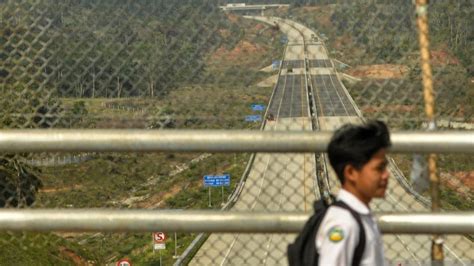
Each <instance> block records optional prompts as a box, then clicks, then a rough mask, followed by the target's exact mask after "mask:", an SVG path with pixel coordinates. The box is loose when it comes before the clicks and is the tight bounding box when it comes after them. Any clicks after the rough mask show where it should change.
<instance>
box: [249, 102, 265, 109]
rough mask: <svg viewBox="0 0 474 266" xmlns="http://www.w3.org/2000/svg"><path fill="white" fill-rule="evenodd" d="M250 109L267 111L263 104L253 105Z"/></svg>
mask: <svg viewBox="0 0 474 266" xmlns="http://www.w3.org/2000/svg"><path fill="white" fill-rule="evenodd" d="M250 108H252V111H265V105H263V104H255V103H254V104H251V105H250Z"/></svg>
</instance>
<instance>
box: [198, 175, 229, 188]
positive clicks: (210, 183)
mask: <svg viewBox="0 0 474 266" xmlns="http://www.w3.org/2000/svg"><path fill="white" fill-rule="evenodd" d="M203 181H204V187H222V186H230V175H229V174H225V175H205V176H204V178H203Z"/></svg>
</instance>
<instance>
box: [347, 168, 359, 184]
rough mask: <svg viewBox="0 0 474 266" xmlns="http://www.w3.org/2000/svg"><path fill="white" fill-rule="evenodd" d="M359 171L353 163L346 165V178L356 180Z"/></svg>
mask: <svg viewBox="0 0 474 266" xmlns="http://www.w3.org/2000/svg"><path fill="white" fill-rule="evenodd" d="M358 174H359V171H358V170H357V169H356V168H355V167H354V166H353V165H351V164H348V165H346V166H345V167H344V177H345V180H348V181H352V182H354V181H355V180H356V179H357V177H358V176H359V175H358Z"/></svg>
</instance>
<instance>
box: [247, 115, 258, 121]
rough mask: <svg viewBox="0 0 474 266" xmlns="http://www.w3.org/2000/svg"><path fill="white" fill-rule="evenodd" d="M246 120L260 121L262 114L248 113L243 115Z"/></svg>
mask: <svg viewBox="0 0 474 266" xmlns="http://www.w3.org/2000/svg"><path fill="white" fill-rule="evenodd" d="M245 121H246V122H257V121H262V116H261V115H248V116H246V117H245Z"/></svg>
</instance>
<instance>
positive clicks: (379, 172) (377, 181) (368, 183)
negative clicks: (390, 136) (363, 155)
mask: <svg viewBox="0 0 474 266" xmlns="http://www.w3.org/2000/svg"><path fill="white" fill-rule="evenodd" d="M385 155H386V150H385V149H381V150H379V151H378V152H377V153H375V154H374V156H372V158H371V159H370V160H369V161H368V162H367V163H366V164H365V165H364V166H363V167H362V168H361V169H360V170H356V172H357V175H358V178H356V182H355V183H356V184H355V185H356V188H357V190H358V191H359V192H360V193H361V194H362V195H363V196H364V197H365V198H368V199H371V198H383V197H384V196H385V190H386V189H387V185H388V177H389V173H388V169H387V165H388V161H387V158H386V156H385Z"/></svg>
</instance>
